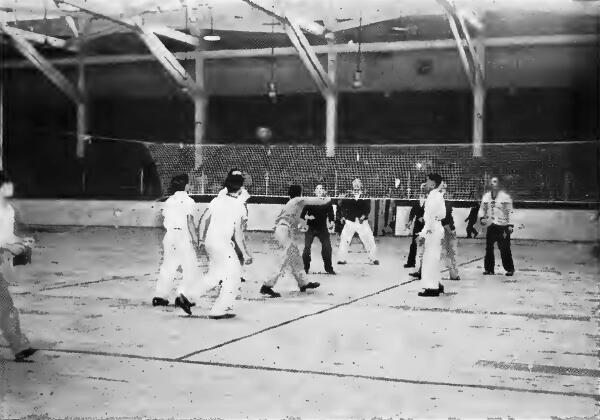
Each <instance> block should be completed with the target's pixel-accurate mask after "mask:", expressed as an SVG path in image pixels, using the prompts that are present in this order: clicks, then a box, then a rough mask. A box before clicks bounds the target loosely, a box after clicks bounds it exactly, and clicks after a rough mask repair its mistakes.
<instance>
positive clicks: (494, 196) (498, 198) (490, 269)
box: [479, 177, 515, 276]
mask: <svg viewBox="0 0 600 420" xmlns="http://www.w3.org/2000/svg"><path fill="white" fill-rule="evenodd" d="M490 187H491V191H488V192H486V193H485V194H484V195H483V198H482V199H481V207H480V208H479V217H480V221H481V225H482V226H485V225H489V226H488V228H487V233H486V234H485V260H484V264H483V266H484V269H485V271H484V272H483V274H484V275H492V274H494V267H495V265H496V263H495V261H494V243H495V242H498V248H499V249H500V257H501V258H502V266H503V267H504V269H505V270H506V275H507V276H512V275H514V274H515V266H514V263H513V258H512V253H511V251H510V235H511V234H512V233H513V224H512V223H511V216H512V213H513V202H512V198H510V195H508V193H506V192H505V191H504V190H502V189H500V180H499V179H498V177H493V178H492V179H490Z"/></svg>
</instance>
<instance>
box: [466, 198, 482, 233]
mask: <svg viewBox="0 0 600 420" xmlns="http://www.w3.org/2000/svg"><path fill="white" fill-rule="evenodd" d="M477 213H479V204H476V205H475V206H473V207H471V211H470V212H469V216H468V217H467V218H466V219H465V222H468V224H467V238H471V237H475V238H477V235H479V232H477V230H476V229H475V223H477Z"/></svg>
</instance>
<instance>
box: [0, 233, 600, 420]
mask: <svg viewBox="0 0 600 420" xmlns="http://www.w3.org/2000/svg"><path fill="white" fill-rule="evenodd" d="M250 237H251V241H250V246H251V249H252V250H253V253H254V256H255V264H254V265H253V266H251V267H250V268H249V270H248V272H247V273H246V277H247V278H248V280H249V281H248V282H247V283H245V284H244V285H243V290H242V299H241V300H240V301H238V307H237V313H238V317H237V318H235V319H232V320H225V321H212V320H209V319H207V318H206V314H207V312H208V309H209V307H210V304H211V299H210V297H208V298H207V299H205V300H204V301H201V302H199V305H198V307H197V308H194V312H195V314H194V316H193V317H187V316H184V314H183V312H181V311H180V310H178V309H176V308H173V307H169V308H153V307H152V306H151V305H150V299H151V298H152V296H153V287H154V282H155V279H156V271H157V268H158V258H159V250H160V248H159V233H158V232H157V231H156V230H152V229H109V228H106V229H100V228H95V229H92V228H87V229H83V228H82V229H64V230H62V231H54V232H40V233H38V234H37V238H38V244H37V247H36V249H35V251H34V263H33V264H32V265H31V266H27V267H24V268H22V269H21V273H20V274H21V281H20V282H19V283H18V284H15V285H13V287H12V289H11V290H12V292H13V294H14V299H15V302H16V305H17V306H18V307H19V308H20V311H21V322H22V326H23V329H24V330H25V331H26V333H27V334H28V335H29V337H30V338H31V340H32V342H33V344H34V345H36V346H38V347H40V348H42V349H43V351H40V352H39V353H38V354H36V355H35V356H34V357H33V362H32V363H15V362H12V361H11V360H10V359H11V355H10V352H9V350H8V349H7V348H6V347H5V346H4V347H1V348H0V372H1V375H0V396H1V397H2V400H1V402H0V417H1V418H11V417H23V416H27V415H48V416H50V417H53V418H57V417H67V416H69V417H93V418H99V417H133V416H135V417H152V418H155V417H161V418H165V417H169V418H214V417H220V418H247V417H248V418H285V417H301V418H372V417H385V418H389V417H395V418H405V417H414V418H448V417H459V418H484V417H504V418H507V417H509V416H512V417H519V418H548V417H551V416H557V417H573V416H576V417H588V418H592V417H593V416H594V415H595V414H597V413H598V405H597V402H598V397H597V396H598V393H597V386H598V378H600V370H599V368H598V354H597V342H598V337H599V336H598V329H597V322H598V309H597V308H598V302H599V301H600V299H599V298H598V290H597V280H594V279H595V278H596V277H597V276H598V260H597V259H595V258H594V257H592V253H591V245H582V244H568V243H556V242H554V243H537V242H515V243H514V244H513V254H514V255H515V264H516V267H517V273H516V275H515V276H514V277H512V278H510V277H505V276H503V275H496V276H489V277H488V276H486V277H483V276H482V275H481V272H482V271H483V269H482V262H483V261H482V258H481V257H482V256H483V246H484V244H483V241H480V240H462V241H461V242H460V245H459V262H460V264H461V268H460V270H461V277H462V280H461V281H446V282H445V285H446V291H447V293H446V294H445V295H443V296H441V297H439V298H419V297H417V292H418V291H419V290H420V287H419V284H418V282H409V281H410V278H409V276H408V273H409V271H410V270H407V269H404V268H403V267H402V265H403V264H404V262H405V259H406V253H407V251H408V239H406V238H401V239H399V238H381V239H378V245H379V249H380V254H381V262H382V264H381V265H380V266H372V265H368V264H366V262H367V257H366V255H365V254H364V253H362V249H361V247H360V246H359V245H356V244H355V245H353V247H352V251H354V253H353V254H351V258H349V262H350V263H349V264H348V265H346V266H337V267H336V269H337V270H338V275H337V276H327V275H324V274H319V273H318V272H319V271H320V272H321V273H322V272H323V271H324V270H323V266H322V263H321V261H320V255H319V254H320V252H319V251H320V244H318V241H317V242H315V245H314V248H313V255H314V258H313V271H315V272H317V273H315V274H311V280H314V281H319V282H321V283H322V286H321V287H320V288H319V289H316V290H314V291H310V292H309V293H307V294H300V293H298V292H297V291H295V290H294V284H293V282H292V280H291V279H285V280H284V281H282V282H281V283H280V284H279V285H278V287H277V289H278V290H280V291H282V292H283V297H282V298H281V299H265V298H263V297H262V296H261V295H259V293H258V289H259V287H260V283H261V282H262V281H263V280H264V279H265V278H266V277H267V276H269V275H270V273H271V272H270V271H269V267H273V264H272V262H273V258H274V257H273V253H272V251H271V245H270V244H269V243H268V238H269V236H268V235H266V234H261V233H255V234H251V235H250ZM497 259H498V261H499V256H498V258H497ZM497 272H498V273H503V270H502V269H501V268H498V269H497ZM2 340H3V339H1V338H0V344H4V341H2Z"/></svg>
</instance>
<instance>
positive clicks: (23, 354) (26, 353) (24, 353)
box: [15, 347, 37, 362]
mask: <svg viewBox="0 0 600 420" xmlns="http://www.w3.org/2000/svg"><path fill="white" fill-rule="evenodd" d="M36 351H37V349H33V348H31V347H29V348H28V349H25V350H21V351H20V352H18V353H17V354H15V362H23V361H24V360H25V359H27V358H28V357H30V356H33V355H34V354H35V352H36Z"/></svg>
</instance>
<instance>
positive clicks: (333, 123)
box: [325, 40, 338, 157]
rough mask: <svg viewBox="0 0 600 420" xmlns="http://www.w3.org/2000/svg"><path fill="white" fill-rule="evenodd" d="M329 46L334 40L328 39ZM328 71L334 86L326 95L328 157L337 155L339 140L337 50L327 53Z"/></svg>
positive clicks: (326, 146)
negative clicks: (336, 148)
mask: <svg viewBox="0 0 600 420" xmlns="http://www.w3.org/2000/svg"><path fill="white" fill-rule="evenodd" d="M328 45H329V46H333V41H331V40H330V41H328ZM327 73H328V75H329V80H330V81H331V83H332V86H333V88H332V89H331V90H329V91H328V92H327V94H326V96H325V101H326V104H327V110H326V124H327V125H326V133H325V138H326V140H325V150H326V156H327V157H333V156H335V146H336V141H337V128H338V127H337V124H338V121H337V120H338V117H337V106H338V95H337V91H336V89H335V81H336V77H335V76H336V73H337V54H336V53H335V52H329V53H327Z"/></svg>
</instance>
